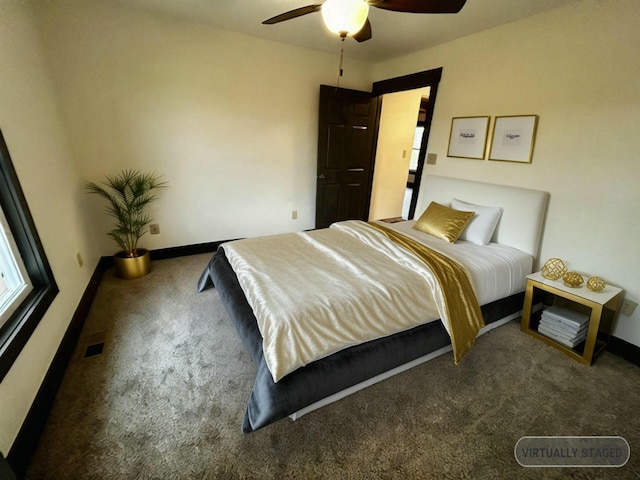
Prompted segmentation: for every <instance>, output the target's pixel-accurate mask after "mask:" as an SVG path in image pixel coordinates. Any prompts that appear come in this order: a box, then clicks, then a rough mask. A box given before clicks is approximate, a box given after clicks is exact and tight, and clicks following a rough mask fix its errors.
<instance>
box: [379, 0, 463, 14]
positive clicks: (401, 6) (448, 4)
mask: <svg viewBox="0 0 640 480" xmlns="http://www.w3.org/2000/svg"><path fill="white" fill-rule="evenodd" d="M466 1H467V0H368V2H367V3H369V5H371V6H372V7H377V8H382V9H383V10H391V11H394V12H407V13H458V12H459V11H460V10H461V9H462V7H464V4H465V3H466Z"/></svg>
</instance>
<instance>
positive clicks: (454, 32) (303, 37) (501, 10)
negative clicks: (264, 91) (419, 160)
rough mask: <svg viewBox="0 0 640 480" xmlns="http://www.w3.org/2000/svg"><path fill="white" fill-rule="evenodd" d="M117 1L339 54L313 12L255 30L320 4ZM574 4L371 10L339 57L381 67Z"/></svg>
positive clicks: (475, 1)
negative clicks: (365, 31)
mask: <svg viewBox="0 0 640 480" xmlns="http://www.w3.org/2000/svg"><path fill="white" fill-rule="evenodd" d="M118 1H119V2H120V3H122V4H126V5H130V6H134V7H136V8H142V9H146V10H151V11H158V12H163V13H165V14H169V15H171V16H174V17H177V18H181V19H184V20H188V21H195V22H199V23H203V24H208V25H213V26H215V27H219V28H224V29H227V30H232V31H235V32H240V33H244V34H247V35H253V36H256V37H261V38H265V39H269V40H274V41H277V42H282V43H286V44H290V45H296V46H300V47H305V48H309V49H312V50H317V51H321V52H326V53H330V54H336V53H337V52H339V49H340V41H339V39H338V38H337V36H335V35H333V34H331V33H330V32H329V31H328V30H326V28H325V27H324V25H323V23H322V17H321V15H320V13H319V12H318V13H312V14H309V15H305V16H303V17H299V18H295V19H292V20H288V21H286V22H282V23H279V24H275V25H262V24H261V22H262V21H263V20H266V19H267V18H270V17H273V16H275V15H278V14H280V13H284V12H286V11H289V10H293V9H295V8H298V7H302V6H305V5H309V4H311V3H314V2H317V3H322V0H118ZM443 1H446V0H443ZM576 1H579V0H467V3H466V5H465V6H464V7H463V8H462V10H461V11H460V12H459V13H457V14H446V15H429V14H410V13H399V12H390V11H386V10H381V9H378V8H373V7H372V8H371V9H370V10H369V21H370V22H371V25H372V30H373V38H371V39H370V40H368V41H366V42H363V43H357V42H356V41H355V40H353V39H351V38H349V39H347V42H346V44H345V56H347V57H350V58H352V59H358V60H363V61H369V62H380V61H385V60H389V59H391V58H395V57H398V56H401V55H405V54H408V53H411V52H415V51H418V50H422V49H424V48H428V47H432V46H434V45H438V44H440V43H444V42H447V41H450V40H453V39H455V38H460V37H463V36H466V35H470V34H472V33H475V32H479V31H481V30H486V29H489V28H492V27H495V26H498V25H502V24H505V23H509V22H512V21H514V20H518V19H520V18H524V17H528V16H530V15H535V14H537V13H541V12H544V11H547V10H550V9H553V8H557V7H561V6H564V5H566V4H569V3H573V2H576Z"/></svg>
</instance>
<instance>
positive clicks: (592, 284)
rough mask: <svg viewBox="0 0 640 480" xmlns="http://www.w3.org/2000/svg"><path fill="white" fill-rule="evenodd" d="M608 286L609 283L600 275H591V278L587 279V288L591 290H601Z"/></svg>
mask: <svg viewBox="0 0 640 480" xmlns="http://www.w3.org/2000/svg"><path fill="white" fill-rule="evenodd" d="M606 286H607V284H606V283H605V281H604V280H603V279H601V278H600V277H589V280H587V288H588V289H589V290H593V291H594V292H599V291H600V290H602V289H604V287H606Z"/></svg>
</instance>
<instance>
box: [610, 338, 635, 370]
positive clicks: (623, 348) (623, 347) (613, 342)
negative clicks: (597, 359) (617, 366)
mask: <svg viewBox="0 0 640 480" xmlns="http://www.w3.org/2000/svg"><path fill="white" fill-rule="evenodd" d="M607 350H608V351H609V352H611V353H614V354H616V355H618V356H619V357H622V358H624V359H625V360H627V361H628V362H631V363H633V364H634V365H636V366H638V367H640V347H638V346H637V345H634V344H633V343H629V342H627V341H626V340H622V339H621V338H617V337H611V338H610V339H609V345H607Z"/></svg>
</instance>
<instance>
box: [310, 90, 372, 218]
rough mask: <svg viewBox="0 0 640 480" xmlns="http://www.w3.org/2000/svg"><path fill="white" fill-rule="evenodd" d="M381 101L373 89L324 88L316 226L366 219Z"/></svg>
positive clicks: (319, 144) (321, 91)
mask: <svg viewBox="0 0 640 480" xmlns="http://www.w3.org/2000/svg"><path fill="white" fill-rule="evenodd" d="M379 103H380V102H379V100H378V98H377V97H374V96H372V94H371V93H369V92H360V91H358V90H348V89H344V88H338V87H330V86H327V85H321V86H320V114H319V123H320V125H319V131H318V174H317V183H316V228H325V227H328V226H329V225H331V224H332V223H333V222H337V221H340V220H367V219H368V217H369V201H370V197H371V184H372V181H373V163H374V153H375V148H374V146H375V140H376V137H377V122H378V117H379Z"/></svg>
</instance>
